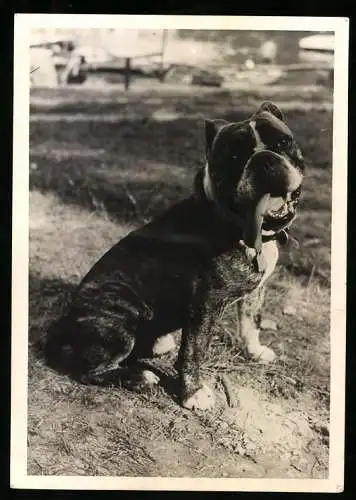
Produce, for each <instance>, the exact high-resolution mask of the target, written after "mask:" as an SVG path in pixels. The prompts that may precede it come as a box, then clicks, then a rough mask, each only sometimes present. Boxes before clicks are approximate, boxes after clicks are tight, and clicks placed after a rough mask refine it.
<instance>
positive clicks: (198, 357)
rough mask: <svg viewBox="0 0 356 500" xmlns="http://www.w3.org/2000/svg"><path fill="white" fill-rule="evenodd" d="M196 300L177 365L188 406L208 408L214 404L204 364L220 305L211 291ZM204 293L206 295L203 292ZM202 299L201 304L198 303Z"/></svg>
mask: <svg viewBox="0 0 356 500" xmlns="http://www.w3.org/2000/svg"><path fill="white" fill-rule="evenodd" d="M197 295H198V297H199V299H198V298H196V299H194V300H193V302H192V304H191V306H190V307H189V312H188V319H187V322H186V324H185V325H184V326H183V329H182V342H181V347H180V350H179V354H178V361H177V368H178V370H179V375H180V381H181V403H182V406H183V407H185V408H188V409H195V410H208V409H210V408H212V407H213V406H214V403H215V398H214V393H213V391H212V390H211V388H210V387H209V386H208V385H207V384H206V383H205V382H204V380H203V378H202V374H201V366H202V362H203V360H204V356H205V355H206V353H207V351H208V349H209V345H210V340H211V337H212V333H213V330H214V326H215V324H216V319H217V312H219V307H218V306H217V304H216V301H215V299H214V297H213V296H212V294H211V293H208V294H206V296H205V297H204V298H203V299H202V297H201V295H200V294H197ZM204 295H205V294H204ZM198 300H201V303H198Z"/></svg>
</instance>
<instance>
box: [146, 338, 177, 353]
mask: <svg viewBox="0 0 356 500" xmlns="http://www.w3.org/2000/svg"><path fill="white" fill-rule="evenodd" d="M175 347H176V342H175V340H174V337H173V335H172V334H171V333H168V334H167V335H164V337H160V338H158V339H157V340H156V342H155V343H154V345H153V349H152V351H153V355H154V356H161V355H162V354H166V353H167V352H170V351H173V349H174V348H175Z"/></svg>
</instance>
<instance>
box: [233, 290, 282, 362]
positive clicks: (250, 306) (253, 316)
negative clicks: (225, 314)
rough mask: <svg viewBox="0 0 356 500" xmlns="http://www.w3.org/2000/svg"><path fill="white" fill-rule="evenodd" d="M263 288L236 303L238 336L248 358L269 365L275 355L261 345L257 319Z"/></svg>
mask: <svg viewBox="0 0 356 500" xmlns="http://www.w3.org/2000/svg"><path fill="white" fill-rule="evenodd" d="M264 295H265V287H264V286H260V287H258V288H257V289H256V290H254V291H253V292H252V293H251V294H250V295H248V296H247V297H245V298H243V299H241V300H240V301H239V302H238V314H239V318H238V321H239V334H240V340H241V341H242V344H243V348H244V350H245V352H246V354H247V356H248V357H249V358H251V359H252V360H254V361H258V362H260V363H270V362H272V361H274V359H275V358H276V354H275V353H274V351H272V349H270V348H269V347H267V346H265V345H263V344H261V342H260V330H259V328H258V324H257V318H258V316H259V314H260V310H261V308H262V305H263V301H264Z"/></svg>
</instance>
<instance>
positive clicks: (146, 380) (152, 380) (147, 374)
mask: <svg viewBox="0 0 356 500" xmlns="http://www.w3.org/2000/svg"><path fill="white" fill-rule="evenodd" d="M141 377H142V379H141V381H142V383H143V384H144V385H157V384H158V383H159V381H160V378H159V376H158V375H156V374H155V373H153V372H151V370H143V372H142V374H141Z"/></svg>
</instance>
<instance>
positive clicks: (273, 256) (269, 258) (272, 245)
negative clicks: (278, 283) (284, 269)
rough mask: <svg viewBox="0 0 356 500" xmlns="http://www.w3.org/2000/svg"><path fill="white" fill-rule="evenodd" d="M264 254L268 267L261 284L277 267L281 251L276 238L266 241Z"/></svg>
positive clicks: (263, 246) (263, 247)
mask: <svg viewBox="0 0 356 500" xmlns="http://www.w3.org/2000/svg"><path fill="white" fill-rule="evenodd" d="M262 255H263V257H264V260H265V261H266V264H267V267H266V270H265V273H264V275H263V276H262V280H261V282H260V284H259V286H261V285H262V284H263V283H264V282H265V281H266V280H267V279H268V278H269V277H270V276H271V274H272V273H273V271H274V269H275V267H276V264H277V261H278V255H279V252H278V246H277V243H276V242H275V240H270V241H266V243H263V244H262Z"/></svg>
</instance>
